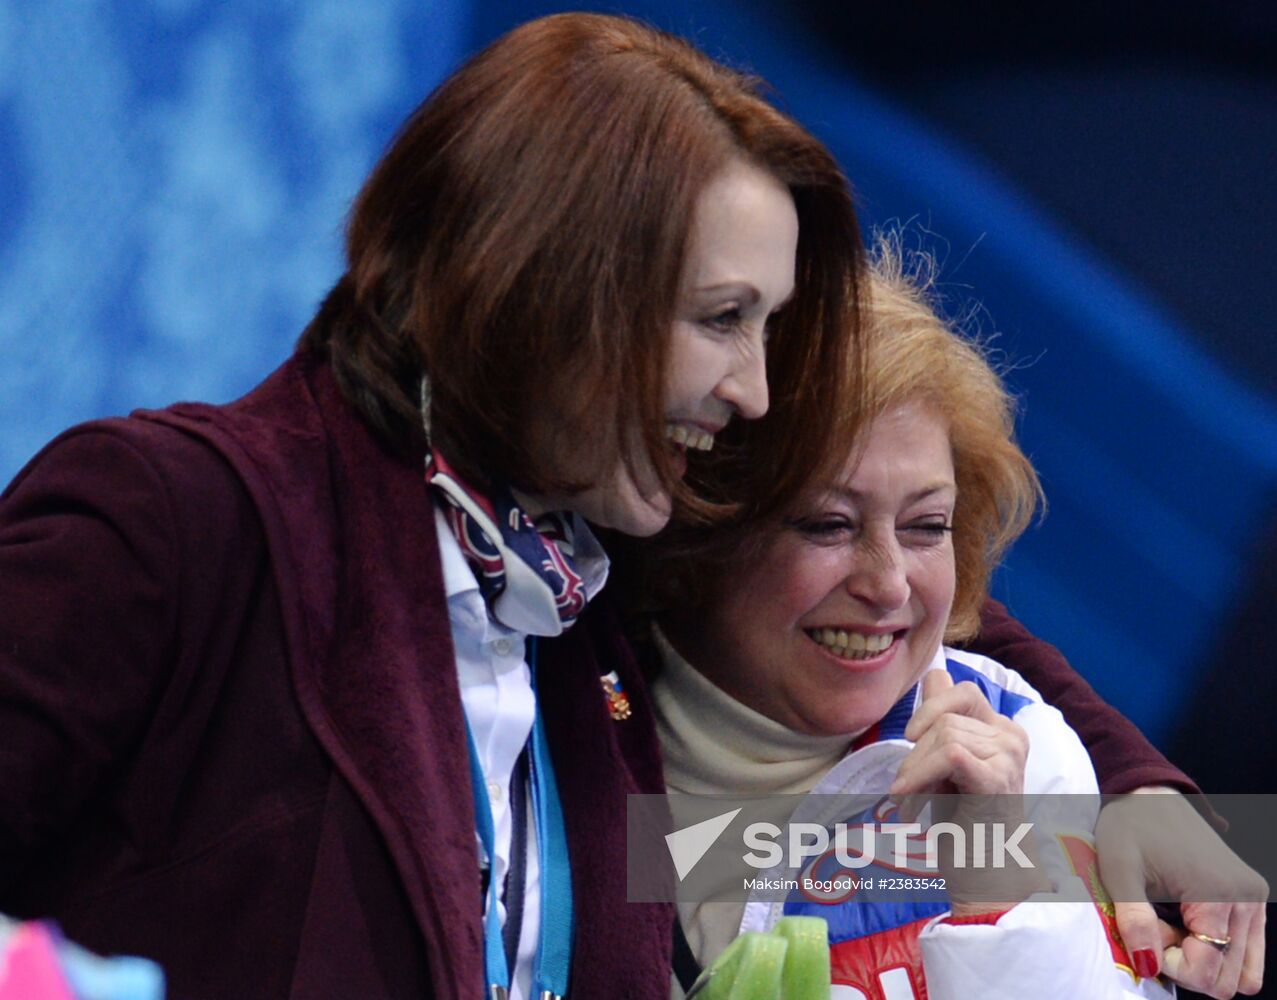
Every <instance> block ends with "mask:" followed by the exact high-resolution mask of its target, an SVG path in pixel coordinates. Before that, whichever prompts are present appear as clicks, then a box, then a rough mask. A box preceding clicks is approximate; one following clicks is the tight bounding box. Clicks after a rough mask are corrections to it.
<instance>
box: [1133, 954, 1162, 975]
mask: <svg viewBox="0 0 1277 1000" xmlns="http://www.w3.org/2000/svg"><path fill="white" fill-rule="evenodd" d="M1131 958H1132V959H1134V961H1135V974H1136V975H1137V976H1139V977H1140V978H1141V979H1152V978H1153V977H1154V976H1156V975H1157V952H1155V951H1154V950H1153V949H1152V948H1141V949H1140V950H1139V951H1137V952H1136V953H1135V954H1134V955H1132V956H1131Z"/></svg>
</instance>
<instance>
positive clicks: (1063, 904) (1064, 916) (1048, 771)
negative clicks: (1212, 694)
mask: <svg viewBox="0 0 1277 1000" xmlns="http://www.w3.org/2000/svg"><path fill="white" fill-rule="evenodd" d="M1015 721H1016V722H1017V723H1018V724H1019V725H1021V726H1023V727H1024V729H1025V731H1026V732H1027V733H1028V735H1029V757H1028V761H1027V762H1026V765H1025V792H1026V793H1027V794H1028V798H1027V799H1026V812H1027V816H1026V818H1027V819H1028V820H1029V821H1030V822H1032V823H1034V824H1035V829H1036V830H1051V831H1052V835H1050V836H1042V837H1039V838H1038V841H1037V846H1038V853H1039V857H1040V860H1041V862H1042V864H1043V865H1044V867H1045V869H1046V875H1047V877H1048V879H1049V880H1050V882H1051V884H1052V886H1053V887H1054V891H1053V892H1051V893H1041V894H1039V895H1037V896H1033V897H1031V898H1030V899H1028V900H1026V901H1025V902H1023V903H1021V904H1019V905H1018V906H1014V907H1012V908H1011V909H1010V910H1008V911H1007V912H1006V913H1004V914H1003V915H1002V916H1001V917H1000V918H998V920H997V921H996V922H995V923H952V924H950V923H945V922H944V921H945V918H943V917H938V918H936V919H935V920H933V921H932V922H931V923H930V924H928V925H927V927H926V928H925V929H924V930H923V932H922V934H921V936H920V938H919V944H920V946H921V948H922V961H923V967H924V969H925V971H926V979H927V992H928V995H929V996H930V997H931V1000H966V998H969V997H977V996H978V997H980V998H981V1000H1020V998H1022V997H1025V996H1028V995H1032V996H1034V997H1035V998H1037V997H1040V998H1046V1000H1055V998H1058V1000H1077V998H1078V997H1086V998H1087V1000H1126V998H1132V997H1143V998H1167V997H1174V996H1175V993H1174V989H1173V987H1172V988H1168V987H1165V986H1163V985H1162V984H1161V983H1160V982H1158V981H1157V980H1152V979H1140V980H1138V981H1137V979H1136V977H1135V975H1134V974H1133V973H1132V972H1131V971H1130V970H1129V969H1128V968H1127V967H1126V966H1125V964H1122V965H1119V964H1118V961H1117V960H1116V959H1115V955H1114V950H1113V945H1112V943H1111V941H1110V938H1109V932H1108V930H1107V929H1106V927H1105V924H1104V921H1103V920H1101V917H1100V911H1099V909H1098V908H1097V902H1096V901H1095V900H1093V894H1092V892H1091V888H1092V887H1091V886H1090V885H1088V884H1087V882H1084V881H1083V879H1082V878H1079V877H1078V876H1079V874H1088V873H1087V872H1086V871H1085V870H1083V871H1077V869H1078V868H1079V864H1078V861H1077V859H1076V857H1072V858H1071V856H1070V854H1069V853H1068V852H1067V851H1066V850H1065V847H1064V843H1063V841H1064V840H1072V841H1073V842H1074V849H1075V850H1076V844H1077V842H1083V843H1085V844H1086V845H1087V848H1089V847H1090V845H1091V844H1092V843H1093V841H1092V839H1091V834H1092V831H1093V829H1094V826H1095V820H1096V818H1097V817H1098V815H1099V806H1100V800H1099V788H1098V785H1097V783H1096V779H1095V771H1094V768H1092V766H1091V759H1090V757H1089V756H1088V755H1087V752H1086V748H1085V747H1084V746H1083V745H1082V741H1081V740H1080V739H1078V736H1077V734H1076V733H1075V732H1074V731H1073V730H1072V729H1071V728H1070V727H1069V725H1068V723H1066V722H1065V721H1064V717H1063V716H1062V715H1061V714H1060V713H1059V712H1058V711H1057V710H1056V709H1055V708H1052V707H1051V706H1050V705H1045V704H1042V703H1041V702H1040V701H1035V702H1034V703H1033V704H1030V705H1027V706H1025V707H1024V708H1022V709H1021V710H1020V711H1019V712H1017V713H1016V715H1015ZM1043 796H1047V797H1045V798H1044V797H1043ZM1060 832H1067V834H1068V836H1067V837H1065V838H1061V837H1060V836H1057V835H1056V834H1058V833H1060ZM1092 856H1093V852H1092ZM1091 877H1094V876H1093V875H1088V881H1089V878H1091ZM1096 881H1097V886H1096V888H1097V890H1098V879H1097V880H1096ZM1064 900H1073V902H1067V901H1064ZM1077 900H1085V902H1077ZM1099 902H1101V903H1103V902H1107V897H1102V898H1101V900H1099Z"/></svg>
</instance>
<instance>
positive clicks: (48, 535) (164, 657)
mask: <svg viewBox="0 0 1277 1000" xmlns="http://www.w3.org/2000/svg"><path fill="white" fill-rule="evenodd" d="M110 428H111V425H110V424H100V425H96V426H95V425H87V426H86V427H85V428H80V429H76V430H73V431H70V432H68V433H67V434H66V435H63V436H62V437H61V438H59V439H58V440H57V441H55V442H54V443H53V444H51V445H50V446H49V447H48V448H46V449H45V450H44V452H42V453H41V454H40V455H39V456H37V458H36V459H35V460H33V461H32V463H31V464H30V465H28V466H27V468H26V469H24V470H23V471H22V472H21V473H20V474H19V476H18V478H17V479H15V480H14V482H13V483H12V484H11V485H10V487H9V489H8V490H6V491H5V493H4V495H3V497H2V498H0V889H2V888H3V886H4V885H6V884H7V883H8V882H10V881H11V880H12V878H13V876H14V875H15V873H17V872H18V871H20V870H21V866H22V865H23V863H24V859H25V858H27V857H28V856H29V854H30V852H32V851H34V850H35V849H36V848H38V847H40V846H41V845H42V844H44V843H45V842H46V841H47V840H48V839H50V838H57V837H61V836H70V835H73V833H74V824H75V818H76V815H77V812H78V811H79V810H81V809H82V808H83V807H84V806H85V804H86V802H87V800H88V798H89V797H90V795H91V794H92V793H93V792H94V791H95V789H96V788H97V787H98V785H99V783H100V782H101V781H102V780H103V778H104V776H106V775H108V774H109V773H110V772H111V771H112V769H113V768H117V769H118V768H119V767H120V766H121V762H122V761H123V760H126V759H127V758H128V755H129V753H130V750H131V748H132V747H133V746H134V745H135V744H136V742H137V741H138V740H139V739H140V736H141V733H142V730H143V727H144V726H145V723H146V720H147V717H148V715H149V713H150V711H151V709H152V707H153V704H154V702H155V700H156V698H157V696H158V693H159V691H160V689H161V687H162V684H163V674H164V666H165V664H166V662H167V661H168V660H169V658H170V655H171V654H170V646H171V643H172V637H173V634H174V629H175V619H176V616H177V613H178V610H177V605H178V601H177V597H176V574H177V572H178V559H177V552H176V549H177V544H176V538H175V534H174V529H173V512H172V504H171V499H170V497H169V495H168V491H167V488H166V486H165V483H164V481H163V479H162V478H161V477H160V476H159V475H158V473H157V472H156V471H155V468H154V466H153V465H152V463H151V462H150V461H148V459H147V457H146V455H145V454H144V453H143V451H142V450H141V449H139V448H138V447H137V445H136V443H135V442H134V441H132V440H130V437H129V435H127V434H120V433H115V432H113V431H112V430H111V429H110Z"/></svg>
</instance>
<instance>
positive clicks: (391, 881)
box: [0, 359, 672, 1000]
mask: <svg viewBox="0 0 1277 1000" xmlns="http://www.w3.org/2000/svg"><path fill="white" fill-rule="evenodd" d="M139 416H140V419H138V418H137V417H135V418H133V419H129V420H113V421H104V422H100V423H96V424H90V425H86V426H84V427H80V428H77V429H75V430H72V431H70V432H68V433H67V434H65V435H63V436H62V437H61V438H60V439H58V440H57V441H56V442H54V443H53V444H52V445H50V446H49V447H48V448H47V449H46V450H45V451H44V452H43V453H42V454H41V456H39V457H38V458H37V460H36V461H35V462H34V463H33V464H32V465H31V466H29V467H28V468H27V469H26V470H25V471H24V472H23V473H22V474H21V475H20V476H19V477H18V479H17V480H16V481H15V483H14V484H13V485H12V487H11V488H10V490H9V491H8V493H7V494H6V496H5V498H4V501H3V504H2V505H0V609H2V610H0V615H3V618H0V911H8V912H12V913H16V914H20V915H36V914H39V915H53V916H55V917H56V918H57V919H58V920H59V921H60V922H61V923H62V925H63V927H64V928H65V930H66V932H67V934H68V935H69V936H70V937H71V938H72V939H74V940H77V941H80V942H82V943H84V944H85V945H87V946H89V947H91V948H93V949H95V950H98V951H102V952H128V953H135V954H143V955H148V956H150V957H153V958H155V959H156V960H158V961H159V962H160V963H161V964H162V965H163V966H164V967H165V969H166V970H167V971H168V973H169V977H170V995H171V996H172V997H175V998H179V1000H185V998H195V997H199V998H209V1000H226V998H228V997H294V998H303V997H306V998H320V997H322V998H338V997H339V998H359V1000H365V998H381V997H394V998H398V997H403V998H409V997H411V998H413V1000H422V998H424V997H440V998H444V997H447V998H459V1000H460V998H465V1000H477V998H478V997H480V996H481V995H482V990H483V973H482V964H483V956H482V927H481V922H480V886H479V869H478V864H477V858H476V848H475V834H474V828H475V827H474V814H473V807H472V804H471V799H470V785H469V769H468V762H467V757H466V750H465V747H466V737H465V729H464V722H463V715H462V711H461V702H460V694H459V691H458V687H457V671H456V666H455V662H454V658H453V651H452V640H451V632H450V627H449V621H448V612H447V604H446V599H445V597H444V589H443V582H442V578H441V570H440V562H439V554H438V544H437V540H436V537H435V527H434V525H435V520H434V516H433V513H432V509H431V501H430V499H429V496H428V493H427V491H426V489H425V486H424V485H423V482H422V473H421V468H422V466H421V463H420V462H416V463H411V462H401V461H397V460H395V459H392V458H390V457H389V456H388V455H387V454H385V453H384V452H383V451H381V450H380V449H379V448H378V446H377V444H376V443H375V442H374V440H373V439H372V437H371V436H370V435H369V434H368V433H367V431H366V430H365V429H364V427H363V425H362V424H361V423H360V422H359V421H358V420H357V419H356V418H355V416H354V414H353V412H352V411H351V410H350V409H349V408H348V407H347V406H346V405H345V404H344V402H343V401H342V400H341V399H340V398H339V396H338V393H337V389H336V386H335V384H334V382H333V380H332V378H331V376H330V375H329V374H328V371H327V369H326V368H325V367H321V366H318V365H316V364H315V363H314V362H310V361H305V360H296V359H295V360H293V361H291V362H289V363H288V364H286V365H285V366H284V367H283V368H281V369H280V370H279V371H278V372H276V374H275V375H273V376H272V377H271V378H270V379H269V380H268V381H267V382H266V383H264V384H263V385H262V386H261V387H260V388H259V389H257V390H256V391H255V392H254V393H252V394H251V395H249V396H248V397H246V398H245V399H243V400H240V401H239V402H237V403H234V404H231V405H230V406H227V407H206V406H194V405H184V406H178V407H174V408H173V409H171V410H169V411H165V412H161V413H152V414H141V415H139ZM617 636H618V630H617V629H616V628H614V627H610V626H609V623H608V619H607V617H606V610H605V609H599V610H598V611H596V612H595V613H594V614H592V615H591V616H590V617H589V619H588V620H586V621H583V622H582V623H580V624H578V625H577V626H576V627H575V628H574V629H572V630H571V631H570V632H569V633H568V634H567V635H566V636H565V637H564V638H563V639H562V640H560V641H558V642H555V643H547V644H545V647H544V648H543V651H542V654H541V671H542V677H543V682H542V684H541V688H540V690H541V701H542V705H543V710H544V713H545V716H546V722H547V728H548V730H549V733H550V736H551V743H552V752H553V755H554V758H555V763H556V769H557V773H558V779H559V783H560V789H561V792H562V797H563V802H564V811H565V817H566V823H567V833H568V840H569V846H570V851H571V857H572V875H573V879H574V884H575V886H576V887H577V892H576V893H575V895H576V896H577V902H576V910H577V922H576V927H577V935H576V941H575V951H574V975H573V980H572V995H573V998H574V1000H576V998H580V1000H591V998H597V1000H610V998H617V997H633V998H636V1000H637V998H650V1000H665V998H666V997H667V996H668V991H669V978H668V962H669V950H670V921H671V920H672V907H667V906H654V905H637V904H627V903H625V902H624V899H625V854H624V850H625V794H626V793H627V792H640V791H644V792H659V791H661V790H663V783H662V779H661V771H660V765H659V762H658V758H657V751H656V737H655V731H654V728H653V722H652V714H651V712H650V710H649V708H648V704H647V700H646V696H645V692H644V688H643V686H642V683H641V680H640V679H639V678H638V677H637V676H636V674H635V672H634V670H633V667H632V658H631V657H630V656H629V654H628V652H627V649H626V647H625V646H624V645H623V643H621V641H620V640H619V639H618V638H617ZM604 663H606V664H607V665H606V666H603V665H602V664H604ZM611 669H617V670H619V671H620V673H621V676H622V680H623V682H624V684H625V686H626V688H627V689H628V693H629V696H630V699H631V702H632V703H633V705H634V714H633V716H632V717H631V718H630V719H629V720H626V721H624V722H614V721H612V719H611V718H610V716H609V715H608V712H607V710H606V705H605V702H604V696H603V693H602V691H601V688H600V686H599V676H600V674H602V673H606V672H607V671H608V670H611Z"/></svg>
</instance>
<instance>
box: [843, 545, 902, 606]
mask: <svg viewBox="0 0 1277 1000" xmlns="http://www.w3.org/2000/svg"><path fill="white" fill-rule="evenodd" d="M855 560H856V563H855V566H854V567H853V568H852V570H851V572H850V573H849V574H848V575H847V592H848V593H849V594H851V596H852V597H855V598H857V599H859V600H861V601H864V602H865V603H866V604H869V605H870V606H872V607H873V608H874V609H875V610H878V611H896V610H898V609H899V608H902V607H904V605H905V603H906V602H907V601H908V600H909V578H908V574H907V573H906V572H905V564H904V559H903V558H902V554H901V552H900V547H899V545H897V544H896V543H895V540H894V539H893V540H891V541H890V542H874V543H869V542H865V543H864V544H862V545H861V546H860V547H859V549H858V551H857V552H856V554H855Z"/></svg>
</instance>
